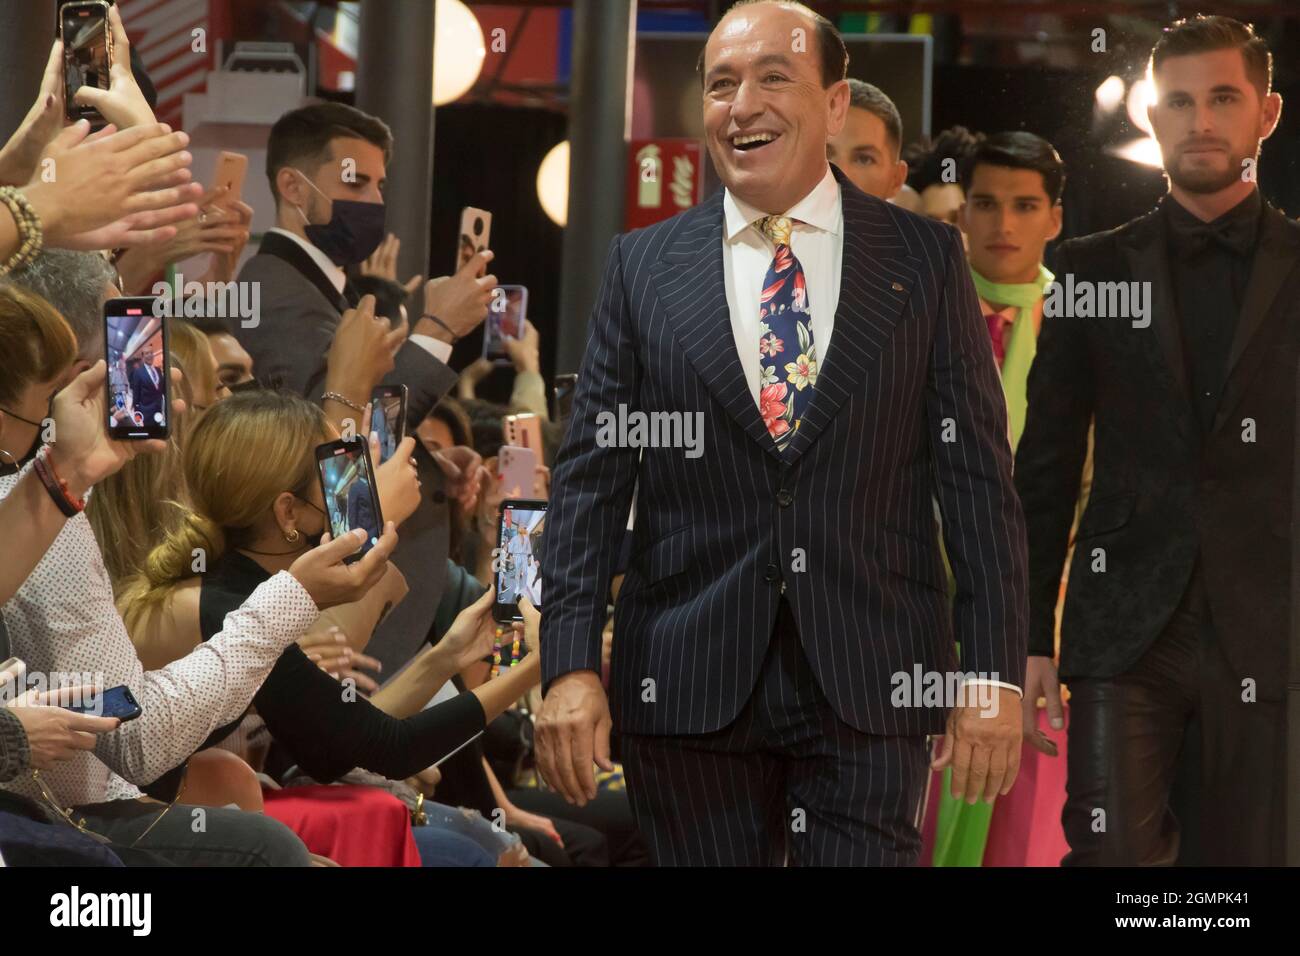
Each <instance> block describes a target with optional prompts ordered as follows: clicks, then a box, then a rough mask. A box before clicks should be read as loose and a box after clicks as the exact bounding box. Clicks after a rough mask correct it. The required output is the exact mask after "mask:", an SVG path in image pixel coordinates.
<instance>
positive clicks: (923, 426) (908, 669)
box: [537, 0, 1027, 865]
mask: <svg viewBox="0 0 1300 956" xmlns="http://www.w3.org/2000/svg"><path fill="white" fill-rule="evenodd" d="M846 66H847V54H846V52H845V49H844V44H843V41H842V40H841V39H840V37H839V35H838V33H837V32H836V31H835V29H834V27H833V26H832V25H831V24H830V23H829V22H828V21H826V20H824V19H822V18H820V17H818V16H817V15H816V14H814V13H812V11H810V10H808V9H807V8H805V7H803V6H801V5H799V4H795V3H784V2H772V0H767V2H760V3H742V4H737V5H736V6H735V7H732V8H731V9H730V10H729V11H728V13H727V15H726V16H725V17H723V19H722V21H721V22H720V23H719V25H718V26H717V28H716V29H715V30H714V31H713V33H712V35H711V36H710V38H709V41H708V44H707V46H706V47H705V51H704V54H703V57H702V59H701V73H702V81H703V109H704V125H705V129H706V137H707V142H708V147H709V151H710V154H711V156H712V158H713V162H714V165H715V166H716V167H717V169H718V171H719V174H720V175H721V178H722V181H723V183H724V184H725V185H726V189H725V190H722V191H721V192H720V193H719V194H718V195H715V196H713V197H712V198H710V199H709V200H707V201H706V202H704V203H703V204H701V205H699V206H697V207H695V208H693V209H690V210H688V211H686V212H684V213H682V214H680V215H678V216H675V217H673V218H672V219H669V220H667V221H665V222H661V223H658V224H656V225H654V226H651V227H649V228H647V229H643V230H638V231H636V232H633V233H629V234H627V235H623V236H619V237H618V238H616V239H615V241H614V242H613V244H612V246H611V249H610V256H609V260H608V262H607V263H606V268H605V278H604V282H603V285H602V289H601V293H600V297H599V301H598V303H597V305H596V309H595V312H594V315H593V317H592V323H591V330H590V338H589V340H588V344H587V350H586V355H585V357H584V359H583V364H582V369H581V372H580V373H579V376H578V387H577V393H576V396H575V403H574V408H573V415H572V419H571V424H570V426H569V429H568V433H567V435H566V438H565V442H564V445H563V447H562V449H561V451H560V454H559V457H558V462H557V467H556V470H555V479H554V486H553V489H552V496H551V501H552V506H551V512H550V516H549V518H548V528H547V542H546V556H545V559H544V560H543V568H542V573H543V576H544V577H545V587H544V588H543V593H544V594H545V599H546V611H545V614H544V615H543V620H542V635H541V653H542V661H543V665H542V666H543V677H544V681H545V684H546V698H545V701H544V703H543V707H542V711H541V713H540V715H539V718H538V723H537V729H538V745H537V751H538V762H539V766H540V768H541V770H542V773H543V774H544V776H545V777H546V779H547V780H548V781H549V782H550V783H551V784H552V785H554V786H555V787H556V788H557V789H558V790H559V791H560V792H561V793H563V794H564V796H565V797H566V798H567V799H569V800H570V801H571V802H574V803H579V804H581V803H584V802H586V801H587V800H589V799H591V798H593V797H594V796H595V792H596V790H595V780H594V773H593V762H594V763H595V764H598V765H600V766H601V767H603V768H609V767H610V766H611V765H610V763H609V734H610V730H611V727H612V726H617V728H618V730H619V733H620V735H621V738H620V739H621V743H622V751H623V758H624V763H625V767H626V772H627V781H628V788H629V793H630V796H631V800H632V805H633V809H634V811H635V812H636V816H637V821H638V825H639V826H640V828H641V830H642V833H643V835H644V836H645V838H646V840H647V842H648V843H649V845H650V847H651V852H652V854H653V855H654V857H655V859H656V861H657V862H659V863H660V864H697V865H698V864H721V865H728V864H741V865H762V864H770V863H778V864H779V863H780V862H782V861H788V862H791V863H797V864H874V865H905V864H910V863H914V862H915V861H916V859H917V856H918V854H919V850H920V837H919V835H918V833H917V828H916V818H917V813H918V810H919V806H920V803H921V799H922V794H923V789H924V782H925V776H926V767H927V764H928V759H927V752H926V735H927V734H938V733H945V734H946V736H945V741H944V746H943V752H942V754H941V755H940V757H939V758H938V762H939V763H941V764H946V763H948V762H951V763H952V764H953V766H954V773H953V785H954V789H955V790H959V791H960V792H961V793H963V794H965V795H966V796H967V798H968V799H970V800H972V801H973V800H975V799H977V798H980V797H984V798H986V799H988V798H991V797H992V796H994V795H995V794H997V793H1005V792H1006V790H1007V789H1008V788H1009V787H1010V786H1011V784H1012V782H1013V781H1014V780H1015V775H1016V772H1017V769H1018V766H1019V758H1020V735H1021V729H1020V717H1019V713H1020V708H1019V693H1020V692H1019V685H1020V683H1021V682H1022V680H1023V674H1024V667H1025V645H1026V621H1027V606H1026V596H1025V593H1026V592H1025V557H1024V552H1025V542H1024V527H1023V518H1022V515H1021V512H1020V505H1019V503H1018V501H1017V499H1016V496H1015V492H1014V489H1013V487H1012V482H1011V456H1010V452H1009V449H1008V447H1007V438H1006V431H1007V426H1006V408H1005V403H1004V401H1003V398H1002V393H1001V388H1000V386H999V384H998V375H997V368H996V366H995V364H994V361H993V355H992V350H991V347H990V345H989V338H988V332H987V329H986V327H985V324H984V320H983V319H982V317H981V315H980V311H979V307H978V304H977V300H976V296H975V290H974V288H973V287H972V285H971V280H970V274H969V271H968V268H967V265H966V261H965V256H964V253H963V251H962V243H961V239H960V237H959V236H958V234H957V232H956V230H955V229H953V228H952V227H950V226H947V225H943V224H939V223H934V222H930V221H928V220H925V219H922V218H920V217H917V216H914V215H912V214H910V213H907V212H905V211H903V210H900V209H898V208H897V207H894V206H890V205H888V204H886V203H884V202H881V201H880V200H877V199H874V198H872V197H870V196H867V195H865V194H864V193H861V192H859V191H858V190H857V189H856V188H855V187H854V186H853V185H852V184H851V183H849V182H848V180H847V179H846V178H845V177H844V175H843V174H842V173H841V172H840V171H839V170H837V169H835V168H834V167H832V166H829V165H828V164H827V162H826V140H827V137H828V136H831V135H834V134H835V133H836V132H838V131H839V129H840V128H841V127H842V125H843V123H844V117H845V113H846V111H847V109H848V101H849V91H848V84H847V83H846V82H845V80H844V76H845V72H846ZM621 407H622V408H624V409H626V410H627V411H628V412H641V413H645V414H648V415H650V416H654V415H655V414H656V413H659V414H663V413H668V414H670V415H671V414H674V413H675V414H678V415H681V416H687V415H694V414H696V413H699V412H702V413H703V414H704V422H705V428H704V435H703V454H702V455H701V456H699V457H691V456H688V455H687V454H686V453H685V452H686V450H685V449H681V448H677V449H674V448H671V447H658V446H654V445H645V443H641V444H636V443H633V442H630V441H624V442H622V443H611V442H609V441H608V440H604V439H601V438H599V437H598V434H599V429H598V424H597V419H598V416H601V413H603V412H612V413H614V414H616V415H617V414H619V412H620V408H621ZM634 487H636V488H638V489H639V490H638V492H637V495H638V498H637V502H638V503H637V520H636V528H635V532H634V542H633V552H632V558H631V561H630V565H629V569H628V573H627V577H626V579H625V581H624V583H623V587H622V589H621V591H620V593H619V598H618V604H617V610H616V617H615V627H614V649H613V660H612V675H611V693H610V696H609V700H608V701H607V699H606V695H605V692H604V690H603V689H602V686H601V683H600V678H599V676H598V675H599V673H600V664H601V630H602V626H603V624H604V619H605V607H606V600H607V597H608V593H609V583H610V576H611V573H612V570H613V561H614V557H615V555H616V554H617V552H618V544H619V541H620V539H621V537H622V534H623V528H624V526H625V525H626V520H627V512H628V506H629V503H630V500H631V498H632V494H633V488H634ZM936 494H937V496H938V498H939V501H940V504H941V510H942V513H943V525H944V534H945V541H946V543H947V546H948V550H949V554H950V557H951V560H952V566H953V571H954V573H955V575H956V580H957V599H956V603H955V606H954V607H953V608H952V609H951V611H950V608H949V605H948V601H947V598H946V578H945V574H944V570H943V565H942V563H941V561H940V558H939V552H938V546H937V540H936V534H935V526H934V515H933V509H932V500H933V496H935V495H936ZM954 625H955V626H954ZM954 631H955V633H954ZM954 637H955V638H956V640H957V641H959V642H960V645H961V658H962V660H961V665H960V670H961V672H962V673H963V674H965V675H974V677H975V678H976V679H977V682H978V684H979V685H980V686H978V688H976V687H972V686H971V685H970V684H969V683H967V684H965V685H963V686H964V687H965V689H966V690H967V691H970V692H972V693H971V696H975V695H974V694H973V691H975V690H977V689H978V690H979V691H982V692H983V693H982V694H981V695H980V696H982V697H985V698H986V700H984V701H981V704H987V706H977V705H973V704H972V701H971V700H970V699H969V698H967V699H966V703H967V704H968V705H970V706H957V707H953V708H951V709H950V707H951V704H952V702H951V701H945V702H936V701H934V700H933V699H932V698H931V696H929V695H923V694H922V693H921V688H919V687H917V688H913V689H912V690H913V693H910V694H906V695H904V697H906V698H907V700H906V705H899V704H898V700H899V699H900V698H899V697H898V695H895V694H894V693H893V692H894V691H895V690H896V689H897V688H898V687H899V683H900V680H902V681H903V682H906V681H909V680H913V675H915V674H924V675H928V676H930V677H931V679H932V680H933V679H935V676H934V675H937V678H938V679H943V678H944V677H946V676H948V675H952V674H954V673H955V672H956V670H957V668H958V660H957V654H956V652H955V648H954ZM943 683H944V685H951V684H952V682H951V681H947V680H943ZM611 703H612V711H611V706H610V705H611Z"/></svg>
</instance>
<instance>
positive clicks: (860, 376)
mask: <svg viewBox="0 0 1300 956" xmlns="http://www.w3.org/2000/svg"><path fill="white" fill-rule="evenodd" d="M831 169H832V170H833V171H834V173H835V178H836V179H837V180H838V181H839V184H840V196H841V201H842V207H843V210H844V252H843V257H842V259H841V263H840V300H839V302H838V303H837V304H836V307H835V327H834V330H833V331H832V332H831V340H830V343H829V347H828V348H827V349H825V350H824V351H823V350H822V348H821V346H820V345H819V346H818V352H819V353H820V357H819V365H820V367H819V369H818V373H817V386H816V388H815V390H814V391H813V396H812V401H811V402H810V403H809V405H808V409H807V411H806V412H805V413H804V416H803V420H802V421H800V423H799V429H798V431H797V432H795V436H794V438H792V439H790V444H789V445H787V446H786V450H785V460H786V461H787V462H792V461H794V460H796V459H798V457H799V456H800V455H802V454H803V453H804V452H805V451H806V450H807V449H808V447H809V446H810V445H812V443H813V442H814V441H816V440H817V437H818V436H819V435H820V434H821V433H822V432H823V431H824V430H825V428H826V426H827V425H828V424H829V423H830V421H831V419H832V418H833V417H834V416H835V413H836V412H837V411H839V409H840V406H842V405H843V404H844V402H845V401H846V400H847V399H848V398H849V397H850V396H851V395H853V394H855V393H857V392H860V391H862V389H863V387H864V385H865V383H866V380H867V376H868V375H869V374H871V372H872V370H873V369H874V368H875V366H876V363H877V361H878V359H879V358H880V353H881V352H882V351H883V350H884V348H885V345H886V343H888V341H889V339H890V336H892V335H893V332H894V326H896V325H897V324H898V320H899V317H900V316H901V315H902V313H903V307H904V306H905V305H906V304H907V300H908V297H909V295H910V294H911V291H912V287H913V286H914V285H915V284H916V283H917V281H918V273H919V269H920V265H921V261H920V259H918V258H917V257H916V256H914V255H911V254H910V252H909V251H908V247H907V245H906V243H905V242H904V240H903V237H902V234H901V233H900V232H899V230H898V227H897V226H896V225H895V224H894V221H893V217H892V216H891V214H890V211H889V207H888V206H887V205H886V204H885V203H884V202H882V201H881V200H878V199H874V198H872V197H870V196H867V195H866V194H864V193H862V192H860V191H859V190H858V189H857V188H856V187H854V186H853V185H852V184H851V183H849V181H848V179H847V178H845V176H844V174H843V173H842V172H840V170H839V169H837V168H836V167H834V166H832V167H831ZM813 308H816V304H815V303H814V304H813Z"/></svg>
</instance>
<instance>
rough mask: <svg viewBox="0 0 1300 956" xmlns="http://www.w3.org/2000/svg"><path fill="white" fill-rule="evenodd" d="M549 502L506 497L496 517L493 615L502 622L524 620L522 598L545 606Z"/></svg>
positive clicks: (539, 607)
mask: <svg viewBox="0 0 1300 956" xmlns="http://www.w3.org/2000/svg"><path fill="white" fill-rule="evenodd" d="M545 524H546V502H545V501H539V500H537V499H535V498H507V499H506V500H505V501H503V502H501V514H500V517H499V518H498V520H497V547H496V551H495V553H494V555H493V558H492V569H493V573H494V576H495V578H496V589H497V598H496V604H495V605H494V606H493V609H492V614H493V617H494V618H495V619H496V620H497V621H499V622H502V623H505V622H507V621H522V620H523V619H524V617H523V615H522V614H520V613H519V598H520V597H521V596H527V598H528V600H529V601H531V602H532V603H533V606H534V607H536V608H537V609H538V610H541V607H542V531H543V527H544V525H545Z"/></svg>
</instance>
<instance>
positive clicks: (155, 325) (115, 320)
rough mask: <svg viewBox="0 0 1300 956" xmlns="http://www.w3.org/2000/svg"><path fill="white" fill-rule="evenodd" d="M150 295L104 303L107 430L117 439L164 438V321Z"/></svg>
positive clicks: (167, 371) (167, 410) (167, 396)
mask: <svg viewBox="0 0 1300 956" xmlns="http://www.w3.org/2000/svg"><path fill="white" fill-rule="evenodd" d="M156 301H157V300H156V299H155V298H154V297H153V296H136V297H131V298H125V299H109V300H108V301H107V302H105V303H104V360H105V362H106V363H107V365H108V377H107V379H106V382H105V387H106V388H107V389H108V402H107V406H108V431H109V435H110V437H112V438H116V439H118V440H124V439H125V440H139V439H146V438H166V437H167V436H168V434H169V433H170V426H171V421H170V420H171V368H170V366H171V363H170V361H169V360H168V355H167V348H168V341H167V322H166V320H165V319H163V318H160V317H159V316H158V315H156V314H155V312H158V311H161V310H160V309H155V302H156Z"/></svg>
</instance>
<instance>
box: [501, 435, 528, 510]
mask: <svg viewBox="0 0 1300 956" xmlns="http://www.w3.org/2000/svg"><path fill="white" fill-rule="evenodd" d="M497 489H498V490H499V491H500V492H501V494H503V495H505V496H506V497H507V498H535V497H537V453H536V452H535V451H533V450H532V449H531V448H519V447H517V446H515V445H502V446H501V450H500V451H498V452H497Z"/></svg>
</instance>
